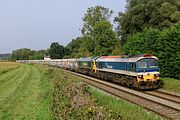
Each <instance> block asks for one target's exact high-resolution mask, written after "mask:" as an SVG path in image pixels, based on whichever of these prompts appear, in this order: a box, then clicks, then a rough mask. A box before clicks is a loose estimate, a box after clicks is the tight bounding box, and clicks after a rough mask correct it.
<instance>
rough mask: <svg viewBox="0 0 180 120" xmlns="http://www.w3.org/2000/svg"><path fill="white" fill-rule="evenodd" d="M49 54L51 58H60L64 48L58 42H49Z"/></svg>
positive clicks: (63, 53)
mask: <svg viewBox="0 0 180 120" xmlns="http://www.w3.org/2000/svg"><path fill="white" fill-rule="evenodd" d="M49 54H50V57H51V58H52V59H61V58H63V57H64V55H65V50H64V47H63V46H62V45H60V44H59V43H58V42H53V43H51V46H50V49H49Z"/></svg>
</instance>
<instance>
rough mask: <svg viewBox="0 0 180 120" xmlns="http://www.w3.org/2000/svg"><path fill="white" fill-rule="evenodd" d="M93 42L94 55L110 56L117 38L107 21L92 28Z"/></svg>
mask: <svg viewBox="0 0 180 120" xmlns="http://www.w3.org/2000/svg"><path fill="white" fill-rule="evenodd" d="M92 36H93V39H94V41H95V44H96V46H95V51H94V53H95V55H97V56H99V55H110V54H112V52H113V49H114V48H115V45H116V44H117V43H118V40H117V36H116V34H115V32H114V31H113V29H112V25H111V23H110V22H108V21H101V22H99V23H97V24H96V25H95V26H94V29H93V32H92Z"/></svg>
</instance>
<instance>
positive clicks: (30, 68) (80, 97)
mask: <svg viewBox="0 0 180 120" xmlns="http://www.w3.org/2000/svg"><path fill="white" fill-rule="evenodd" d="M3 66H6V67H3ZM0 68H2V71H6V72H1V74H0V119H3V120H11V119H16V120H19V119H35V120H37V119H39V120H46V119H47V120H49V119H56V120H79V119H81V120H89V119H92V120H109V119H111V120H112V119H114V120H118V119H120V120H159V119H161V118H160V117H158V116H157V115H155V114H153V113H151V112H147V111H146V110H145V109H143V108H142V107H139V106H137V105H134V104H131V103H129V102H127V101H124V100H121V99H116V98H113V97H111V96H107V95H105V94H104V93H102V92H100V91H97V90H96V89H93V88H90V87H89V86H88V85H87V84H85V83H84V82H82V80H81V79H80V78H79V77H76V76H74V75H71V74H69V73H66V72H64V71H62V70H60V69H57V68H52V67H48V66H41V65H33V64H17V63H1V64H0Z"/></svg>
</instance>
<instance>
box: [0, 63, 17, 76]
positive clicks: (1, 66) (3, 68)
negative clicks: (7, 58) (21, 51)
mask: <svg viewBox="0 0 180 120" xmlns="http://www.w3.org/2000/svg"><path fill="white" fill-rule="evenodd" d="M19 65H20V64H19V63H15V62H0V75H1V74H3V73H5V72H8V71H10V70H13V69H16V68H17V67H19Z"/></svg>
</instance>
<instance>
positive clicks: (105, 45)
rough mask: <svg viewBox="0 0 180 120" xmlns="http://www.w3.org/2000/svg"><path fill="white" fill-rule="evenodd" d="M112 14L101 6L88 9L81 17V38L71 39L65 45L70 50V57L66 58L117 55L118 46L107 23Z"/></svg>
mask: <svg viewBox="0 0 180 120" xmlns="http://www.w3.org/2000/svg"><path fill="white" fill-rule="evenodd" d="M112 13H113V11H112V10H109V9H108V8H105V7H102V6H95V7H91V8H88V10H87V12H86V14H85V15H84V17H83V21H84V26H83V28H82V34H83V36H81V37H77V38H76V39H73V40H72V42H71V43H69V44H68V45H67V48H68V49H69V50H70V55H68V56H67V57H75V58H79V57H89V56H97V55H116V54H119V53H120V44H119V42H118V38H117V35H116V33H115V32H114V31H113V29H112V25H111V23H110V22H109V18H110V17H111V15H112Z"/></svg>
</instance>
